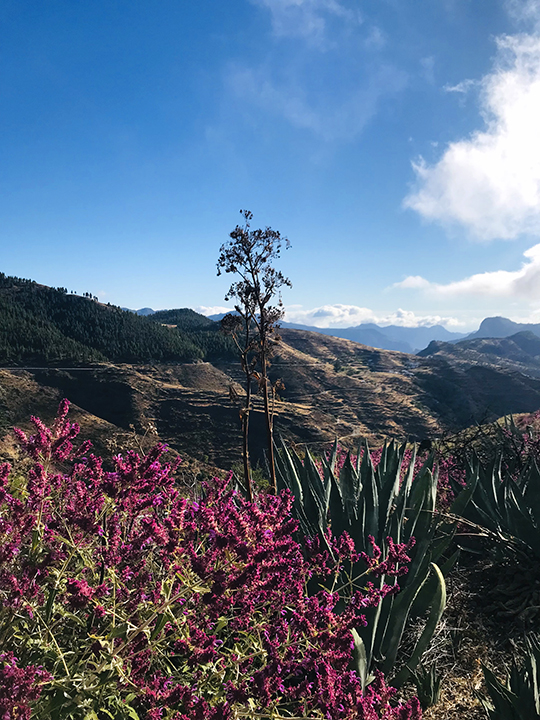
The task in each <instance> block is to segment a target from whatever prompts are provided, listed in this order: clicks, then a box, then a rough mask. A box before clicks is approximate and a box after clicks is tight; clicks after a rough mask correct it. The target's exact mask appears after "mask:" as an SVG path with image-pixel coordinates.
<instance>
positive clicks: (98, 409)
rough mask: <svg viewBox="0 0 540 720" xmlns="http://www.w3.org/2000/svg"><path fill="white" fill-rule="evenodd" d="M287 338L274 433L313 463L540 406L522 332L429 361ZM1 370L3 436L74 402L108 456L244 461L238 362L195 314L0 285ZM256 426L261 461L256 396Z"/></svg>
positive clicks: (534, 344)
mask: <svg viewBox="0 0 540 720" xmlns="http://www.w3.org/2000/svg"><path fill="white" fill-rule="evenodd" d="M364 329H366V328H364ZM367 330H370V331H372V332H375V331H376V328H374V327H370V328H367ZM280 334H281V338H282V339H281V340H280V341H279V342H278V343H276V345H275V347H274V354H273V356H272V358H271V367H270V376H271V379H272V380H273V381H276V380H277V379H281V380H282V381H283V383H284V389H282V390H280V391H279V397H276V400H275V408H274V409H275V423H276V430H277V432H278V433H279V434H280V435H281V436H283V437H284V438H285V439H286V440H289V441H291V442H294V443H302V444H305V445H306V446H308V447H309V448H311V449H312V450H313V451H314V452H315V453H316V454H317V453H321V452H323V451H324V449H325V448H327V447H328V444H329V443H330V442H331V441H332V440H333V439H334V438H336V437H337V438H339V440H340V442H341V443H342V444H343V445H344V446H346V447H354V446H355V445H356V444H357V443H358V440H359V438H360V437H365V438H367V439H368V440H369V441H370V442H371V443H380V442H382V441H383V439H384V438H387V437H396V438H410V439H423V438H426V437H433V436H438V435H441V434H444V433H446V432H450V431H454V430H459V429H462V428H464V427H467V426H469V425H471V424H473V423H475V422H478V421H481V420H490V419H495V418H497V417H500V416H501V415H504V414H508V413H519V412H531V411H534V410H537V409H538V408H539V407H540V368H538V367H537V366H538V359H537V358H538V356H540V353H539V352H538V349H539V348H538V342H539V339H538V338H536V336H535V335H531V334H528V333H519V334H518V335H517V336H513V337H512V338H505V339H500V338H499V339H485V338H483V339H473V340H466V341H462V343H457V344H453V343H449V342H441V341H435V342H434V343H432V344H431V345H430V348H429V352H428V351H426V352H425V353H423V355H422V356H415V355H412V354H406V353H402V352H396V351H392V350H385V349H377V348H373V347H367V346H366V345H363V344H360V343H358V342H354V341H351V340H349V339H346V338H338V337H333V336H332V335H326V334H324V333H320V332H318V331H317V332H312V331H309V330H301V329H294V328H287V327H284V328H282V330H281V333H280ZM0 365H3V366H4V368H3V369H2V368H0V427H2V428H4V429H7V428H8V427H9V426H10V425H12V424H22V425H23V426H24V423H25V422H26V421H27V419H28V417H29V416H30V415H31V414H32V413H38V414H41V415H43V419H44V420H46V421H50V419H52V417H54V412H55V406H56V405H57V403H58V400H59V398H61V397H67V398H68V399H70V400H71V401H72V402H73V403H74V404H75V405H76V408H75V412H76V413H77V414H78V415H77V417H79V416H80V417H81V418H82V419H84V422H85V423H86V424H85V430H86V432H87V433H92V437H93V438H94V439H95V441H96V443H97V444H98V447H99V448H100V451H101V448H102V447H110V448H114V447H117V448H119V447H122V445H123V444H124V445H125V443H126V442H127V441H129V442H131V443H133V444H134V446H137V445H138V444H141V443H143V441H144V442H147V441H149V439H155V440H157V439H160V440H162V441H163V442H165V443H167V444H168V445H169V446H170V447H171V448H172V449H173V450H174V451H175V452H177V453H179V454H180V456H182V457H185V458H187V459H188V460H189V459H192V460H193V461H194V462H196V463H197V462H198V463H203V464H208V463H209V464H210V465H211V466H213V467H218V468H224V469H228V468H230V467H231V465H232V464H233V463H235V462H238V461H239V460H240V457H241V450H240V448H241V428H240V419H239V413H240V411H241V409H242V396H243V392H244V391H243V382H242V380H243V374H242V372H241V368H240V363H239V361H238V358H237V355H236V353H235V352H234V349H233V348H232V342H231V340H230V338H227V337H224V336H223V335H222V334H221V333H220V331H219V325H218V324H217V323H215V322H213V321H212V320H211V319H209V318H206V317H204V316H201V315H199V314H198V313H195V312H194V311H193V310H189V309H187V308H182V309H175V310H167V311H159V312H157V313H154V314H152V315H150V316H148V317H142V316H138V315H136V314H134V313H131V312H124V311H122V310H121V309H120V308H115V307H112V306H108V305H102V304H100V303H98V302H96V301H95V300H94V299H93V298H92V297H78V296H75V295H69V294H67V292H66V291H64V290H63V289H54V288H48V287H45V286H43V285H38V284H37V283H34V282H32V281H29V280H20V279H18V278H8V277H6V276H5V275H0ZM8 365H10V366H13V365H19V369H13V368H11V369H8V368H7V367H6V366H8ZM28 365H32V366H34V367H33V369H24V367H20V366H28ZM535 367H536V368H537V369H538V370H539V372H538V373H536V374H535ZM531 368H532V370H531ZM250 426H251V428H252V430H253V434H252V436H251V453H252V457H253V459H254V460H259V461H262V457H263V448H264V442H265V440H264V438H265V431H264V415H263V409H262V399H261V397H260V396H259V395H256V397H255V400H254V407H253V411H252V415H251V418H250ZM149 432H151V433H155V434H152V435H149V436H148V437H147V433H149ZM145 438H146V440H145ZM117 439H118V442H117ZM112 451H113V450H112V449H111V452H112ZM189 461H190V462H191V460H189ZM205 466H206V465H205ZM186 467H190V466H189V465H186ZM190 472H191V471H190Z"/></svg>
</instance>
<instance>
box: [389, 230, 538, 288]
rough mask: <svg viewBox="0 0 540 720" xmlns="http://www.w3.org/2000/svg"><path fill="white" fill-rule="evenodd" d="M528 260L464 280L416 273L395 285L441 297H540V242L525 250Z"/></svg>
mask: <svg viewBox="0 0 540 720" xmlns="http://www.w3.org/2000/svg"><path fill="white" fill-rule="evenodd" d="M523 255H524V257H525V258H526V259H525V262H524V263H523V264H522V266H521V268H520V269H519V270H514V271H512V270H496V271H494V272H485V273H477V274H476V275H471V276H470V277H468V278H465V279H463V280H458V281H456V282H451V283H447V284H440V283H434V282H430V281H429V280H426V279H425V278H423V277H420V276H417V275H414V276H413V275H412V276H410V277H407V278H405V280H403V281H402V282H399V283H396V284H395V285H393V286H392V287H397V288H402V289H406V290H423V291H426V292H428V293H429V294H432V295H435V296H439V297H457V296H467V295H471V296H481V297H499V298H511V299H516V300H519V299H521V300H528V301H531V302H532V301H535V300H540V244H538V245H534V246H533V247H531V248H529V249H528V250H526V251H525V252H524V253H523Z"/></svg>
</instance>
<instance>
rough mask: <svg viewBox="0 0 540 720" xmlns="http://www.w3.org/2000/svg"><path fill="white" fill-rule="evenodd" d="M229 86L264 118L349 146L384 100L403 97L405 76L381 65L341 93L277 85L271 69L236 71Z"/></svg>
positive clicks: (293, 83)
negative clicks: (277, 117)
mask: <svg viewBox="0 0 540 720" xmlns="http://www.w3.org/2000/svg"><path fill="white" fill-rule="evenodd" d="M228 83H229V86H230V88H231V90H232V92H233V93H234V94H235V95H236V96H237V97H238V98H240V99H241V100H242V101H248V102H250V103H252V104H253V105H255V106H258V107H259V108H261V109H262V110H264V111H265V113H271V114H273V115H281V116H282V117H283V118H285V120H287V121H288V122H289V123H290V124H291V125H293V126H294V127H296V128H299V129H302V130H309V131H311V132H312V133H313V134H315V135H317V136H319V137H321V138H322V139H323V140H327V141H332V140H349V139H351V138H354V137H356V136H357V135H358V134H359V133H361V132H362V130H363V129H364V127H365V126H366V125H367V123H368V122H369V121H370V120H371V119H372V117H373V116H374V115H375V114H376V112H377V111H378V109H379V105H380V103H381V102H382V101H383V99H384V98H386V97H389V96H391V95H394V94H396V93H398V92H399V91H401V90H402V89H403V88H404V87H405V85H406V84H407V76H406V74H405V73H404V72H403V71H401V70H398V69H396V68H394V67H392V66H391V65H381V66H380V67H378V68H377V69H376V70H374V71H373V74H372V75H371V76H370V77H369V78H367V79H365V80H364V81H363V82H359V83H358V84H356V85H355V87H353V88H347V90H346V91H343V92H341V91H339V90H336V89H335V88H326V90H327V91H326V92H325V91H323V90H322V89H321V87H320V86H319V85H318V84H317V87H315V88H310V87H309V86H308V85H307V84H304V83H302V82H301V81H296V80H294V79H289V80H288V81H283V80H282V81H279V80H278V81H275V80H274V79H273V77H272V75H271V73H270V72H269V71H268V69H267V68H265V67H261V68H259V69H256V70H255V69H252V68H245V67H235V68H232V69H231V71H230V73H229V77H228Z"/></svg>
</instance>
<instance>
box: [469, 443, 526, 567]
mask: <svg viewBox="0 0 540 720" xmlns="http://www.w3.org/2000/svg"><path fill="white" fill-rule="evenodd" d="M501 468H502V465H501V459H500V456H499V457H497V458H494V459H492V461H491V463H490V464H489V465H488V466H487V467H485V466H483V465H482V464H481V463H480V462H479V461H478V460H477V459H476V458H473V462H472V464H471V467H470V468H469V472H468V478H467V485H466V487H465V489H464V490H462V491H461V493H460V494H459V495H458V496H457V498H456V503H459V511H458V514H461V515H462V516H463V517H464V518H465V519H467V520H469V521H471V522H473V523H476V524H478V525H480V526H482V527H484V528H486V529H487V530H489V531H490V532H491V533H493V534H494V535H495V536H496V537H498V538H499V539H500V540H501V541H502V543H503V545H504V546H505V547H506V548H509V549H512V550H514V551H518V552H522V553H525V555H527V556H529V557H530V556H534V557H536V558H537V559H538V558H540V470H539V469H538V465H537V464H536V460H532V461H531V462H530V463H529V464H528V465H527V466H526V467H525V468H524V469H523V470H522V471H521V473H520V474H519V475H518V476H517V477H516V476H514V475H512V473H511V472H510V471H506V472H503V471H502V469H501Z"/></svg>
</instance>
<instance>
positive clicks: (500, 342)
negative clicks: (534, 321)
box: [418, 330, 540, 377]
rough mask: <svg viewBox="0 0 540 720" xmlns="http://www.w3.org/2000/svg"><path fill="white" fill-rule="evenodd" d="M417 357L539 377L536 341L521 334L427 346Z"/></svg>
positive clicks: (538, 343)
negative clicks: (443, 358)
mask: <svg viewBox="0 0 540 720" xmlns="http://www.w3.org/2000/svg"><path fill="white" fill-rule="evenodd" d="M418 356H420V357H434V356H438V357H445V358H447V359H448V360H450V361H452V362H455V363H466V364H471V363H474V364H476V365H488V366H490V367H496V368H501V369H502V368H504V369H506V370H510V371H513V372H519V373H522V374H524V375H530V376H532V377H540V337H539V336H538V335H535V334H534V333H532V332H531V331H529V330H527V331H522V332H518V333H515V334H514V335H510V336H509V337H487V338H484V337H476V338H470V339H469V338H467V339H465V340H461V341H460V342H457V343H443V342H436V341H434V342H431V343H430V344H429V345H428V347H427V348H426V349H425V350H422V351H421V352H419V353H418Z"/></svg>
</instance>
